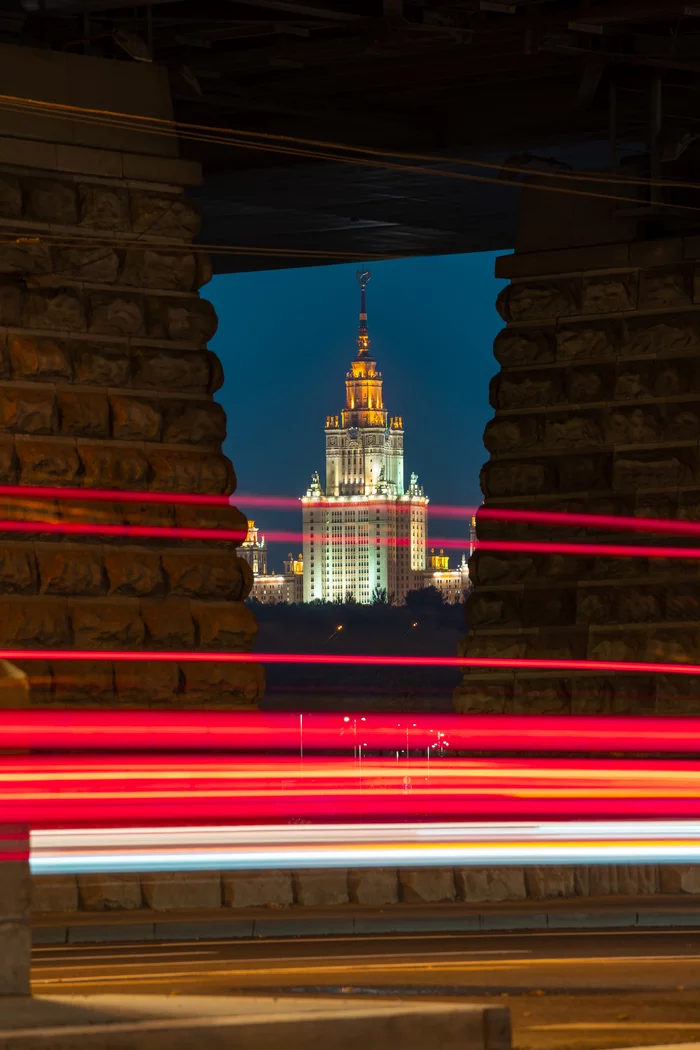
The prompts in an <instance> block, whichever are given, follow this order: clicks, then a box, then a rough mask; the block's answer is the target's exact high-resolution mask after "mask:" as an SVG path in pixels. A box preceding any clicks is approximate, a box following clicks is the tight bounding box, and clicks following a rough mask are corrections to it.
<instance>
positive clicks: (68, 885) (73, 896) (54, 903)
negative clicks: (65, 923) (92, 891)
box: [31, 875, 79, 914]
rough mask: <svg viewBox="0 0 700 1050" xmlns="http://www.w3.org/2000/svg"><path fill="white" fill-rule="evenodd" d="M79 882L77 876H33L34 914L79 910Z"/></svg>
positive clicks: (67, 912)
mask: <svg viewBox="0 0 700 1050" xmlns="http://www.w3.org/2000/svg"><path fill="white" fill-rule="evenodd" d="M78 903H79V902H78V880H77V878H76V876H75V875H33V876H32V895H31V910H32V912H34V913H38V914H41V913H44V912H59V913H64V914H70V913H71V912H74V911H77V910H78Z"/></svg>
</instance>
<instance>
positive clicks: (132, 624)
mask: <svg viewBox="0 0 700 1050" xmlns="http://www.w3.org/2000/svg"><path fill="white" fill-rule="evenodd" d="M70 618H71V624H72V627H73V638H74V641H75V647H76V649H138V648H139V647H140V646H141V644H142V643H143V640H144V637H145V633H146V630H145V627H144V623H143V620H142V619H141V617H140V616H139V611H138V608H137V606H136V605H135V603H132V602H128V603H121V602H111V601H86V602H80V603H76V604H74V605H72V606H71V607H70Z"/></svg>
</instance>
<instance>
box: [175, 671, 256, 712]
mask: <svg viewBox="0 0 700 1050" xmlns="http://www.w3.org/2000/svg"><path fill="white" fill-rule="evenodd" d="M181 672H182V675H183V677H184V685H183V701H184V703H185V705H186V706H190V705H192V706H195V707H199V706H202V707H232V708H243V709H245V708H250V707H257V705H258V702H259V701H260V698H261V697H262V694H263V690H264V688H265V672H264V671H263V668H262V667H261V666H260V665H259V664H218V663H206V664H204V663H201V664H200V663H190V664H184V665H183V666H182V668H181Z"/></svg>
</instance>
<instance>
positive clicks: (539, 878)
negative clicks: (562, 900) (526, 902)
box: [525, 865, 575, 900]
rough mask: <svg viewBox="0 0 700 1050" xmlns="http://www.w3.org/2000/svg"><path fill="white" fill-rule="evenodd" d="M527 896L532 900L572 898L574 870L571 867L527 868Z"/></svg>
mask: <svg viewBox="0 0 700 1050" xmlns="http://www.w3.org/2000/svg"><path fill="white" fill-rule="evenodd" d="M525 885H526V887H527V895H528V897H531V898H532V899H533V900H545V899H548V898H550V897H573V896H574V892H575V885H574V869H573V868H571V867H566V868H562V867H557V866H556V865H551V866H548V867H542V868H540V867H534V866H533V867H528V868H526V869H525Z"/></svg>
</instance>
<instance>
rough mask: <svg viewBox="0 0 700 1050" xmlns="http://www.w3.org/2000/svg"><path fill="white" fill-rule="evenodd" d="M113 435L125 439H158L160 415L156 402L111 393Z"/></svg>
mask: <svg viewBox="0 0 700 1050" xmlns="http://www.w3.org/2000/svg"><path fill="white" fill-rule="evenodd" d="M109 403H110V407H111V410H112V423H113V427H114V436H115V438H119V439H120V440H126V441H158V440H159V438H160V434H161V426H162V416H161V412H160V409H159V407H158V404H157V402H154V401H149V400H147V399H145V398H141V397H126V396H125V395H113V396H112V397H110V399H109Z"/></svg>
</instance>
